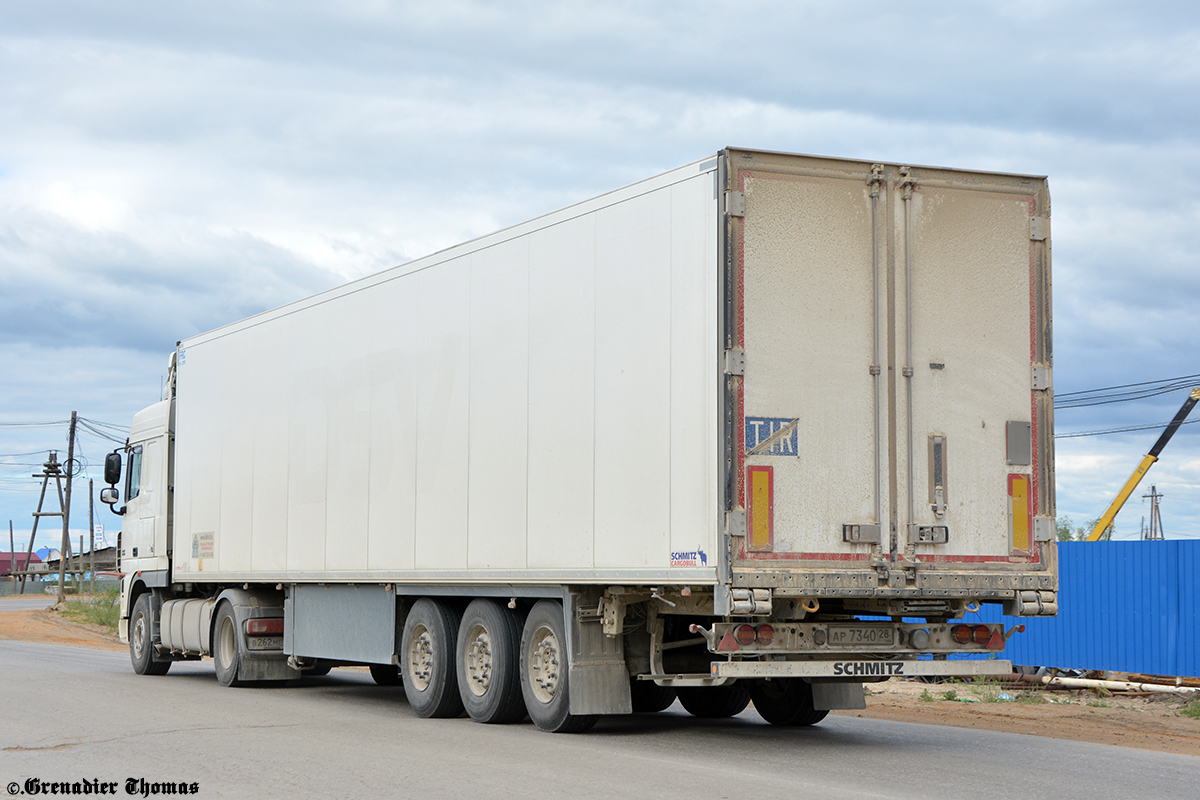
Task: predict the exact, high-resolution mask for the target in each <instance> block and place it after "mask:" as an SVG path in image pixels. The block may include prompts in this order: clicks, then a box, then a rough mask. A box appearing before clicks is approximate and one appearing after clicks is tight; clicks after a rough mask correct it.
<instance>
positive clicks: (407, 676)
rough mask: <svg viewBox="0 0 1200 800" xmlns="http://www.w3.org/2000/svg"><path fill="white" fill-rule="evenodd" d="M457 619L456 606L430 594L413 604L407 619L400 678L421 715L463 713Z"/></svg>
mask: <svg viewBox="0 0 1200 800" xmlns="http://www.w3.org/2000/svg"><path fill="white" fill-rule="evenodd" d="M458 621H459V614H458V611H457V610H456V609H454V608H453V607H451V606H448V605H444V604H442V603H438V602H435V601H433V600H430V599H429V598H428V597H422V598H421V599H420V600H418V601H417V602H415V603H413V607H412V610H411V611H409V612H408V616H407V617H406V618H405V620H404V632H403V634H401V654H400V655H401V659H402V663H401V666H400V677H401V679H402V680H403V681H404V694H405V696H406V697H407V698H408V704H409V706H410V707H411V708H412V710H413V711H414V712H416V715H417V716H418V717H423V718H425V719H446V718H448V717H457V716H459V715H461V714H462V712H463V706H462V698H461V697H459V695H458V673H457V671H456V670H455V668H454V647H455V643H456V642H457V640H458Z"/></svg>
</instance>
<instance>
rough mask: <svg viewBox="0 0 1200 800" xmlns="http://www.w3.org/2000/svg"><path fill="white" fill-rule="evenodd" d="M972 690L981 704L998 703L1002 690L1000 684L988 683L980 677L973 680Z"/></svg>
mask: <svg viewBox="0 0 1200 800" xmlns="http://www.w3.org/2000/svg"><path fill="white" fill-rule="evenodd" d="M971 688H972V690H973V691H974V692H975V694H976V695H977V696H978V697H979V702H981V703H999V702H1000V694H1001V693H1002V691H1003V690H1002V689H1001V688H1000V684H998V683H996V682H995V681H989V680H988V679H987V678H984V677H983V676H982V675H981V676H979V677H977V678H975V680H974V681H973V683H972V686H971Z"/></svg>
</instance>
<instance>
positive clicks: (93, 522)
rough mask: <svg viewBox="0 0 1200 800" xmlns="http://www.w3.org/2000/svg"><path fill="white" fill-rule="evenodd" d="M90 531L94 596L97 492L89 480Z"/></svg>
mask: <svg viewBox="0 0 1200 800" xmlns="http://www.w3.org/2000/svg"><path fill="white" fill-rule="evenodd" d="M88 530H89V531H91V534H90V536H91V537H92V538H91V539H90V543H91V547H90V548H88V566H90V567H91V569H89V570H88V571H89V572H90V573H91V574H92V594H95V593H96V490H95V488H94V487H93V486H92V479H91V478H88ZM79 549H80V550H82V549H83V545H82V544H80V545H79Z"/></svg>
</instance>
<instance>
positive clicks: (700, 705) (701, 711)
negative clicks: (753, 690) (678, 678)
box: [676, 683, 750, 719]
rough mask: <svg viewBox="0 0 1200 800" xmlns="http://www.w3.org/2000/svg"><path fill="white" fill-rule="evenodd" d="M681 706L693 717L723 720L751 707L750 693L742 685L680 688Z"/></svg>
mask: <svg viewBox="0 0 1200 800" xmlns="http://www.w3.org/2000/svg"><path fill="white" fill-rule="evenodd" d="M676 694H678V695H679V702H680V704H681V705H682V706H683V707H684V708H685V709H687V712H688V713H689V714H691V715H692V716H693V717H702V718H704V719H723V718H725V717H733V716H737V715H738V714H740V713H742V712H743V711H745V710H746V706H748V705H750V692H749V691H747V689H746V687H745V686H743V685H742V684H740V683H734V684H731V685H726V686H680V687H679V689H678V690H677V691H676Z"/></svg>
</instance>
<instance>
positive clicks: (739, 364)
mask: <svg viewBox="0 0 1200 800" xmlns="http://www.w3.org/2000/svg"><path fill="white" fill-rule="evenodd" d="M725 374H726V375H745V374H746V351H745V350H743V349H742V348H740V347H732V348H730V349H729V350H726V351H725Z"/></svg>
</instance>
